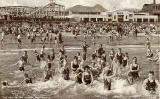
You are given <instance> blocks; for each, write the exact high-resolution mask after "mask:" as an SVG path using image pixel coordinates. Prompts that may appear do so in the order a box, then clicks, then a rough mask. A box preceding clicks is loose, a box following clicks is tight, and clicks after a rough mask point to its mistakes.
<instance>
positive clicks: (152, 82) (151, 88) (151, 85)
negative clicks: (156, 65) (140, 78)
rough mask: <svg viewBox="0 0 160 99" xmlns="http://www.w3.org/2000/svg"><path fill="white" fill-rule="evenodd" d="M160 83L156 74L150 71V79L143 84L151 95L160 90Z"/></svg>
mask: <svg viewBox="0 0 160 99" xmlns="http://www.w3.org/2000/svg"><path fill="white" fill-rule="evenodd" d="M158 85H159V82H158V80H156V79H155V77H154V72H153V71H149V73H148V78H147V79H145V80H144V82H143V88H144V89H145V90H146V91H147V93H149V94H155V93H156V91H157V89H158Z"/></svg>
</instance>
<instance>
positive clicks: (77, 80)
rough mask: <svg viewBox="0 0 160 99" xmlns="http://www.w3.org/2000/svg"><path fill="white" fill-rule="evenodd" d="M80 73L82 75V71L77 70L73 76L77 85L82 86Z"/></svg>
mask: <svg viewBox="0 0 160 99" xmlns="http://www.w3.org/2000/svg"><path fill="white" fill-rule="evenodd" d="M82 73H83V70H82V69H78V70H77V71H76V76H75V79H76V82H77V83H78V84H82Z"/></svg>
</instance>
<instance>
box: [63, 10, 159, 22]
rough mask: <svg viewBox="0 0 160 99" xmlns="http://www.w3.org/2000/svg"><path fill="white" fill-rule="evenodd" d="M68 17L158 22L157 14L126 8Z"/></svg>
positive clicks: (108, 20)
mask: <svg viewBox="0 0 160 99" xmlns="http://www.w3.org/2000/svg"><path fill="white" fill-rule="evenodd" d="M66 17H68V18H74V19H76V20H78V21H93V22H99V21H107V22H158V16H157V15H150V14H149V13H134V12H130V11H126V10H116V11H107V12H99V13H92V12H91V13H89V12H87V13H84V12H83V13H72V12H70V13H69V15H68V16H66Z"/></svg>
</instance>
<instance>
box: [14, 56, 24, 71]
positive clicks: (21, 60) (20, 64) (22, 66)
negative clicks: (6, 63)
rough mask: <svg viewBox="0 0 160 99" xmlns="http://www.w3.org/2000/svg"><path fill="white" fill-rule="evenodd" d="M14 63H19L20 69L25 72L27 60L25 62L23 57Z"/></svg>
mask: <svg viewBox="0 0 160 99" xmlns="http://www.w3.org/2000/svg"><path fill="white" fill-rule="evenodd" d="M14 65H18V66H19V70H20V71H22V72H24V70H25V69H24V66H25V62H24V60H23V59H22V58H20V60H19V61H18V62H17V63H16V64H14ZM14 65H13V66H14Z"/></svg>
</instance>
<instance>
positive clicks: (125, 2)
mask: <svg viewBox="0 0 160 99" xmlns="http://www.w3.org/2000/svg"><path fill="white" fill-rule="evenodd" d="M49 1H50V0H0V6H20V5H21V6H44V5H46V4H48V3H49ZM56 2H57V3H60V4H63V5H65V6H66V8H68V7H72V6H74V5H86V6H94V5H95V4H101V5H102V6H103V7H105V8H106V9H108V10H110V9H111V10H112V9H121V8H138V9H141V8H142V6H143V4H145V3H153V0H56ZM156 2H157V3H160V0H156Z"/></svg>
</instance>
